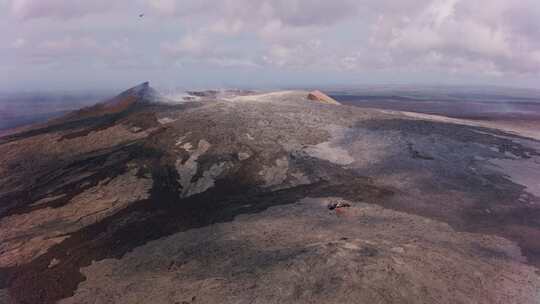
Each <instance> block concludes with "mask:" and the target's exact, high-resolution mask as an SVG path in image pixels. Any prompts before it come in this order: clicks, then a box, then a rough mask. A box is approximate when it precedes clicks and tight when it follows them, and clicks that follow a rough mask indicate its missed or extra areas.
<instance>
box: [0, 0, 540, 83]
mask: <svg viewBox="0 0 540 304" xmlns="http://www.w3.org/2000/svg"><path fill="white" fill-rule="evenodd" d="M0 9H1V10H0V34H1V37H2V41H3V43H2V44H0V84H1V89H3V90H18V89H23V88H24V89H44V88H53V89H84V88H86V89H88V88H106V89H112V88H118V87H126V86H129V85H131V84H134V83H137V82H142V81H145V80H149V81H151V82H152V83H153V84H155V85H157V86H159V87H165V88H166V87H197V88H203V87H290V86H315V85H340V84H342V85H355V84H375V83H401V84H409V83H411V84H414V83H437V84H494V85H510V86H527V87H535V86H538V83H539V82H538V79H540V1H539V0H519V1H512V0H332V1H330V0H223V1H219V0H0ZM139 14H144V16H143V17H139Z"/></svg>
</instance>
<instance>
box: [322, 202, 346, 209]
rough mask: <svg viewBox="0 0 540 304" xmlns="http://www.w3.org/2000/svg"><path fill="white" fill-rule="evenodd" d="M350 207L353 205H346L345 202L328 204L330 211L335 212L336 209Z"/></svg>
mask: <svg viewBox="0 0 540 304" xmlns="http://www.w3.org/2000/svg"><path fill="white" fill-rule="evenodd" d="M350 206H351V205H350V204H349V203H345V202H332V203H330V204H328V209H330V210H334V209H339V208H347V207H350Z"/></svg>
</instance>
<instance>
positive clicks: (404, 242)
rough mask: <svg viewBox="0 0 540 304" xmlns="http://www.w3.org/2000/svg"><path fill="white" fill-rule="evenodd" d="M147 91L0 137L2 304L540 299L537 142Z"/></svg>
mask: <svg viewBox="0 0 540 304" xmlns="http://www.w3.org/2000/svg"><path fill="white" fill-rule="evenodd" d="M155 94H156V92H155V91H153V90H151V88H150V87H149V85H148V84H143V85H141V86H138V87H136V88H134V89H132V90H129V91H127V92H124V93H123V94H121V95H119V96H118V97H116V98H115V99H112V100H111V102H108V103H103V104H101V105H99V106H96V107H93V108H89V109H86V110H83V111H79V112H75V113H72V114H71V115H68V116H66V117H64V118H63V119H58V120H55V121H53V122H50V123H48V124H46V125H43V126H40V127H37V128H31V129H27V130H25V131H22V132H19V133H15V134H11V135H8V136H5V137H3V138H1V139H0V155H2V157H1V158H0V303H1V302H5V303H54V302H59V303H148V302H152V303H216V302H219V303H359V302H361V303H489V304H491V303H501V304H503V303H504V304H508V303H536V304H537V303H540V272H539V267H540V189H539V184H538V181H539V180H540V141H538V139H535V138H534V137H532V136H527V134H520V133H519V132H518V131H517V130H508V129H507V128H498V126H497V125H486V124H478V123H477V122H474V121H473V122H471V121H469V120H467V121H465V120H460V119H448V118H444V117H440V116H430V115H424V114H411V113H405V112H400V111H393V110H380V109H367V108H360V107H355V106H348V105H340V104H327V103H323V102H319V101H318V100H311V99H308V98H307V97H308V95H309V92H304V91H286V92H277V93H271V94H262V95H245V96H238V97H234V96H227V97H226V98H221V97H219V96H211V97H206V98H203V99H201V100H197V101H193V102H191V101H190V102H185V103H182V104H169V103H162V102H156V98H154V97H155ZM113 101H114V102H113ZM338 101H339V99H338ZM110 105H121V107H118V106H114V107H113V106H110Z"/></svg>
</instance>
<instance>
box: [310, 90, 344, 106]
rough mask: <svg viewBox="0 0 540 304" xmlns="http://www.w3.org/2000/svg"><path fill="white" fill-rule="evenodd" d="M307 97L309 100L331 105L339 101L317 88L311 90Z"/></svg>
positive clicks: (337, 103)
mask: <svg viewBox="0 0 540 304" xmlns="http://www.w3.org/2000/svg"><path fill="white" fill-rule="evenodd" d="M307 98H308V99H309V100H313V101H318V102H321V103H326V104H332V105H340V103H339V102H338V101H337V100H335V99H334V98H332V97H330V96H328V95H326V94H324V93H323V92H321V91H318V90H315V91H312V92H310V93H309V94H308V96H307Z"/></svg>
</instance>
